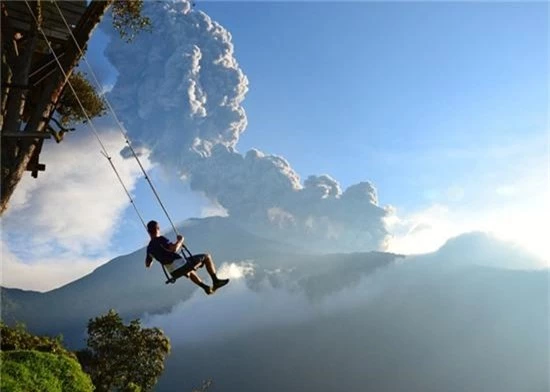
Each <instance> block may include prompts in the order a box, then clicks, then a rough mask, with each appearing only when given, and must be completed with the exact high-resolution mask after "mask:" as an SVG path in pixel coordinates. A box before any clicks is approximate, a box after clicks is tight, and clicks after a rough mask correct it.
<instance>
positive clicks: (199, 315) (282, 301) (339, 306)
mask: <svg viewBox="0 0 550 392" xmlns="http://www.w3.org/2000/svg"><path fill="white" fill-rule="evenodd" d="M255 267H256V266H255V265H254V263H251V262H250V261H249V262H236V263H226V264H223V265H222V266H221V268H220V271H219V275H220V276H224V277H229V278H230V279H231V282H230V284H229V286H227V287H226V288H223V289H221V290H220V292H219V293H217V294H215V295H214V296H212V297H208V298H206V299H205V296H204V293H202V292H199V291H197V292H195V294H194V295H193V297H191V298H190V299H189V300H187V301H185V302H182V303H180V304H178V305H176V306H175V307H174V308H173V309H172V311H171V312H170V314H168V315H153V316H151V315H145V316H144V317H143V318H142V320H143V323H144V325H147V326H150V327H153V326H154V327H158V328H161V329H162V330H163V331H164V332H165V333H166V334H167V335H168V336H169V337H170V340H171V343H172V345H180V344H185V343H200V342H204V341H212V340H214V341H217V340H223V339H224V338H227V337H228V336H235V335H238V334H240V333H243V332H246V331H253V330H255V329H258V328H265V327H277V326H285V325H294V324H298V323H301V322H304V321H306V320H311V319H313V318H314V317H318V316H322V315H326V314H332V313H334V312H335V311H341V310H343V309H353V308H354V307H356V306H360V305H361V304H364V303H365V302H366V301H368V300H369V299H370V298H373V297H375V296H377V295H379V294H381V293H382V291H383V282H384V276H385V274H386V271H384V270H380V271H379V272H375V273H374V274H373V275H371V276H368V277H364V278H362V279H361V280H360V281H359V283H357V284H354V285H351V286H350V287H349V288H345V289H343V290H341V291H339V292H338V293H336V294H333V295H331V296H330V297H327V298H325V299H323V300H322V301H317V302H315V303H312V302H311V301H310V300H309V299H308V297H307V296H306V294H305V293H304V291H303V290H302V289H301V288H300V287H299V286H298V284H297V283H296V281H295V280H294V279H293V278H292V276H291V272H289V271H286V272H282V271H270V272H268V273H267V274H265V272H264V274H263V276H264V277H263V278H261V279H259V280H258V279H256V277H255V276H254V274H255V271H254V268H255ZM270 275H278V277H275V276H270ZM189 315H193V317H189ZM218 321H219V322H218Z"/></svg>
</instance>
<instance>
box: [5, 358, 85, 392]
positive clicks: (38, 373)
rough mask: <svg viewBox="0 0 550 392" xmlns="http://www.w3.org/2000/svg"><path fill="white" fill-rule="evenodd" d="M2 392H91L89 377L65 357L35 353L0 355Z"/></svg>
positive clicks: (74, 361)
mask: <svg viewBox="0 0 550 392" xmlns="http://www.w3.org/2000/svg"><path fill="white" fill-rule="evenodd" d="M0 360H1V362H2V369H1V378H0V390H2V392H92V391H93V390H94V388H93V385H92V381H91V380H90V377H89V376H88V375H87V374H86V373H84V372H83V371H82V369H81V368H80V365H79V363H78V362H77V361H76V360H74V359H71V358H69V357H67V356H65V355H56V354H51V353H44V352H39V351H33V350H15V351H8V352H1V353H0Z"/></svg>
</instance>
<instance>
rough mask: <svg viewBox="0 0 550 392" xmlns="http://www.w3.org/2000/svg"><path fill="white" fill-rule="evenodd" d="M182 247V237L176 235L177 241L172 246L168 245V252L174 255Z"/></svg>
mask: <svg viewBox="0 0 550 392" xmlns="http://www.w3.org/2000/svg"><path fill="white" fill-rule="evenodd" d="M182 245H183V236H182V235H179V234H178V240H177V241H176V243H174V244H168V250H169V251H170V252H174V253H176V252H177V251H178V250H180V248H181V246H182Z"/></svg>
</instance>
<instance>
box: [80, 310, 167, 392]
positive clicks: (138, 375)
mask: <svg viewBox="0 0 550 392" xmlns="http://www.w3.org/2000/svg"><path fill="white" fill-rule="evenodd" d="M169 353H170V342H169V340H168V338H167V337H166V336H165V335H164V333H163V332H162V331H161V330H160V329H158V328H142V327H141V324H140V321H139V320H133V321H131V322H130V323H129V324H127V325H125V324H124V323H123V322H122V319H121V317H120V316H119V315H118V313H117V312H115V311H114V310H110V311H109V312H108V313H107V314H105V315H103V316H100V317H96V318H94V319H91V320H90V321H89V323H88V340H87V349H85V350H82V351H80V352H78V353H77V355H78V358H79V360H80V363H81V364H82V366H83V368H84V370H85V371H86V372H88V373H89V374H90V376H91V378H92V382H93V383H94V385H95V387H96V391H97V392H107V391H112V390H122V391H128V392H130V391H131V392H146V391H150V390H151V389H152V388H153V386H154V385H155V384H156V382H157V380H158V378H159V376H160V375H161V373H162V372H163V370H164V360H165V358H166V356H167V355H168V354H169Z"/></svg>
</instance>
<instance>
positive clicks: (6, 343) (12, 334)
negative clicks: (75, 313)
mask: <svg viewBox="0 0 550 392" xmlns="http://www.w3.org/2000/svg"><path fill="white" fill-rule="evenodd" d="M0 334H1V335H2V342H1V345H0V349H1V350H2V351H12V350H36V351H42V352H47V353H52V354H59V355H64V356H66V357H69V358H72V359H76V356H75V354H74V353H72V352H70V351H68V350H66V349H65V347H63V344H62V339H61V337H56V338H51V337H48V336H35V335H33V334H31V333H29V332H28V331H27V330H26V328H25V326H24V325H23V324H17V325H16V326H15V327H9V326H7V325H6V324H4V323H3V322H2V321H0Z"/></svg>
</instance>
